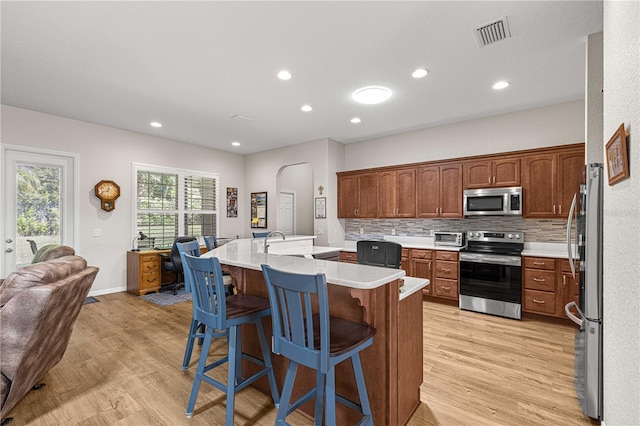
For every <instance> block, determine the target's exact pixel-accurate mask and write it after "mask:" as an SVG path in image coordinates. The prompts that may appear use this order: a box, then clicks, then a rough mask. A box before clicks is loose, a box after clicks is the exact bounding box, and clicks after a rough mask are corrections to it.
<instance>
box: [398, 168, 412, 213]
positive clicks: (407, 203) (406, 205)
mask: <svg viewBox="0 0 640 426" xmlns="http://www.w3.org/2000/svg"><path fill="white" fill-rule="evenodd" d="M396 183H397V186H396V188H397V189H396V194H397V203H396V216H397V217H409V218H411V217H416V169H404V170H398V171H397V172H396Z"/></svg>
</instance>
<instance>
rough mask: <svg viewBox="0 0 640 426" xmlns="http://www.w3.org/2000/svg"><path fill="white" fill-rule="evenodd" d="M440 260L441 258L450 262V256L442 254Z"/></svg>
mask: <svg viewBox="0 0 640 426" xmlns="http://www.w3.org/2000/svg"><path fill="white" fill-rule="evenodd" d="M442 258H443V259H446V260H450V259H451V256H450V255H448V254H443V255H442Z"/></svg>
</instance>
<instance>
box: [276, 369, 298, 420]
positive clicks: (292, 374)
mask: <svg viewBox="0 0 640 426" xmlns="http://www.w3.org/2000/svg"><path fill="white" fill-rule="evenodd" d="M297 372H298V363H297V362H295V361H291V360H289V367H287V374H286V375H285V378H284V386H283V387H282V397H281V398H280V407H278V414H277V415H276V422H275V423H276V425H279V426H284V425H286V424H287V423H286V422H285V421H284V419H285V417H287V411H288V410H289V403H290V402H291V392H292V391H293V383H294V381H295V380H296V373H297Z"/></svg>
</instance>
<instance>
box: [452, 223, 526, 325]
mask: <svg viewBox="0 0 640 426" xmlns="http://www.w3.org/2000/svg"><path fill="white" fill-rule="evenodd" d="M523 248H524V235H523V234H522V233H521V232H493V231H468V232H467V248H466V249H464V250H462V251H461V252H460V299H459V301H460V308H461V309H465V310H468V311H475V312H482V313H486V314H492V315H499V316H502V317H507V318H513V319H521V318H522V267H521V258H520V254H521V253H522V249H523Z"/></svg>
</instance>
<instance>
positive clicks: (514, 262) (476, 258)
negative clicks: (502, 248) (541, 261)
mask: <svg viewBox="0 0 640 426" xmlns="http://www.w3.org/2000/svg"><path fill="white" fill-rule="evenodd" d="M460 262H469V263H484V264H488V265H506V266H521V265H522V260H521V258H519V257H513V258H500V257H497V256H496V257H494V256H487V255H474V254H469V253H460Z"/></svg>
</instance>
